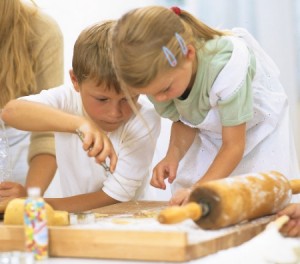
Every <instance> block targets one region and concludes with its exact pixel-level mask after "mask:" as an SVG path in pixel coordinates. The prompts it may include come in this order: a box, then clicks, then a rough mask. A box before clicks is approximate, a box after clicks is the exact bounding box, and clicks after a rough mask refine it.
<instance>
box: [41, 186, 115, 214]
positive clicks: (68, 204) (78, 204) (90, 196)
mask: <svg viewBox="0 0 300 264" xmlns="http://www.w3.org/2000/svg"><path fill="white" fill-rule="evenodd" d="M45 201H46V202H47V203H49V204H50V205H51V206H52V207H53V209H55V210H61V211H68V212H70V213H79V212H84V211H88V210H92V209H96V208H99V207H103V206H107V205H111V204H115V203H118V202H119V201H117V200H115V199H113V198H111V197H110V196H108V195H107V194H106V193H105V192H103V191H102V190H101V191H97V192H92V193H86V194H80V195H75V196H70V197H65V198H45Z"/></svg>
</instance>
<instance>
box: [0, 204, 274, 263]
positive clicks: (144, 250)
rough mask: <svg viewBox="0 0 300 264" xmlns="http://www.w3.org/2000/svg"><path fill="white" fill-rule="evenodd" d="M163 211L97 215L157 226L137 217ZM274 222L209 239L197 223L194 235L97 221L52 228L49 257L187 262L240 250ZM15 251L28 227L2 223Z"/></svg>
mask: <svg viewBox="0 0 300 264" xmlns="http://www.w3.org/2000/svg"><path fill="white" fill-rule="evenodd" d="M165 207H166V202H157V201H155V202H151V201H149V202H148V201H143V202H139V203H137V204H136V203H135V202H127V203H119V204H116V205H112V206H106V207H103V208H99V209H96V210H94V212H95V213H96V215H100V216H102V217H103V219H105V221H106V223H107V219H110V217H112V219H113V221H115V220H116V219H117V220H118V219H119V220H120V219H123V220H124V219H125V220H124V221H127V220H128V219H129V220H130V217H131V218H132V219H134V220H137V221H141V222H143V221H146V220H147V221H149V220H150V221H152V222H154V221H155V222H156V220H154V219H149V218H144V219H143V218H142V217H141V218H136V215H139V214H140V213H141V212H144V213H145V212H146V213H149V212H150V213H151V212H158V211H160V210H161V209H163V208H165ZM124 215H126V217H124ZM150 215H151V214H150ZM118 217H119V218H118ZM126 219H127V220H126ZM273 219H274V216H268V217H263V218H260V219H257V220H254V221H251V222H247V223H244V224H240V225H236V226H232V227H228V228H226V229H222V230H219V231H213V236H210V235H209V234H210V232H212V231H203V230H201V229H200V228H198V227H197V226H196V225H195V229H194V230H192V231H191V232H189V231H185V230H184V229H181V228H179V229H178V230H175V231H172V230H171V231H170V230H168V227H169V226H162V227H161V228H160V229H159V230H151V229H150V230H136V229H132V228H131V227H130V226H131V225H130V224H129V225H126V224H124V225H123V226H122V228H123V229H122V230H116V229H107V228H104V227H102V226H103V225H102V222H101V221H102V220H101V219H99V220H97V223H96V225H97V228H94V225H95V224H93V227H88V226H86V225H85V226H80V225H76V226H67V227H49V254H50V256H52V257H81V258H101V259H123V260H144V261H176V262H183V261H188V260H192V259H197V258H200V257H203V256H206V255H209V254H212V253H215V252H217V251H219V250H222V249H227V248H230V247H234V246H238V245H240V244H241V243H243V242H245V241H247V240H249V239H251V238H252V237H253V236H255V235H257V234H258V233H260V232H261V231H262V230H263V229H264V227H265V226H266V224H268V223H269V222H270V221H272V220H273ZM103 224H104V220H103ZM138 224H140V223H138ZM191 224H193V223H192V222H191ZM157 225H159V224H158V223H157ZM180 225H181V224H180ZM164 229H166V230H164ZM197 229H199V230H197ZM197 231H199V232H200V233H201V232H202V233H201V236H203V238H200V237H199V239H198V238H197V239H198V240H197V241H196V242H195V241H192V242H191V241H190V235H192V234H191V233H193V234H195V232H197ZM218 232H219V233H218ZM11 250H21V251H23V250H24V229H23V227H22V226H6V225H3V223H0V251H11Z"/></svg>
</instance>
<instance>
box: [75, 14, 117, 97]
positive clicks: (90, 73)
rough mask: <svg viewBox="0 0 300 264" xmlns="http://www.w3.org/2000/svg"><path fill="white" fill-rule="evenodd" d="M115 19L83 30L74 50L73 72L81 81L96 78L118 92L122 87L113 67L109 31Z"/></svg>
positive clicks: (98, 81)
mask: <svg viewBox="0 0 300 264" xmlns="http://www.w3.org/2000/svg"><path fill="white" fill-rule="evenodd" d="M114 23H115V21H112V20H107V21H103V22H100V23H97V24H95V25H92V26H90V27H88V28H86V29H85V30H83V31H82V32H81V33H80V35H79V37H78V38H77V40H76V42H75V45H74V52H73V62H72V67H73V72H74V74H75V76H76V78H77V80H78V82H79V84H80V83H82V82H83V81H85V80H86V79H91V80H95V81H96V82H97V85H102V84H103V85H105V86H106V87H107V89H114V90H115V91H116V92H117V93H120V92H121V88H120V85H119V82H118V80H117V77H116V75H115V71H114V69H113V67H112V61H111V52H110V45H109V33H110V29H111V28H112V26H113V24H114Z"/></svg>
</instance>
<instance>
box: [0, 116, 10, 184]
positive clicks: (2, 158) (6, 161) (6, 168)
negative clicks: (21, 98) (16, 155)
mask: <svg viewBox="0 0 300 264" xmlns="http://www.w3.org/2000/svg"><path fill="white" fill-rule="evenodd" d="M0 113H1V111H0ZM9 178H11V164H10V157H9V143H8V139H7V135H6V128H5V125H4V122H3V121H2V119H1V118H0V182H3V181H6V180H8V179H9Z"/></svg>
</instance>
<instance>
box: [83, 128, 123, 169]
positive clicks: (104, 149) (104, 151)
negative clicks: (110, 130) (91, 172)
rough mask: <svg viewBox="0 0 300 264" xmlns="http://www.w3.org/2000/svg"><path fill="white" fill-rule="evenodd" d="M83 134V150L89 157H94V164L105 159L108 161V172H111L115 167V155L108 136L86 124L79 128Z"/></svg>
mask: <svg viewBox="0 0 300 264" xmlns="http://www.w3.org/2000/svg"><path fill="white" fill-rule="evenodd" d="M79 131H80V132H81V133H82V134H83V136H82V138H81V139H82V142H83V149H84V150H85V151H86V152H87V153H88V156H89V157H94V158H95V160H96V162H97V163H99V164H101V163H103V162H105V160H106V158H107V157H109V159H110V171H111V172H113V171H114V170H115V168H116V165H117V160H118V158H117V155H116V152H115V150H114V147H113V145H112V143H111V141H110V139H109V138H108V136H107V135H106V134H105V133H104V132H103V131H102V130H100V129H99V128H98V127H97V126H96V125H94V124H92V123H90V122H87V123H84V124H83V125H81V126H80V127H79Z"/></svg>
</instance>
